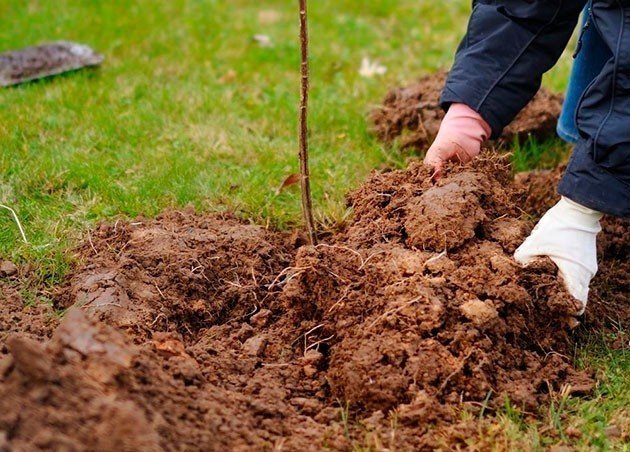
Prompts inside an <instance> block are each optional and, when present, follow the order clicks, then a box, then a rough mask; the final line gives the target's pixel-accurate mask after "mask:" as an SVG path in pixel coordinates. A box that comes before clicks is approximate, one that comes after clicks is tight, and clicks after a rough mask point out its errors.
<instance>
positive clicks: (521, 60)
mask: <svg viewBox="0 0 630 452" xmlns="http://www.w3.org/2000/svg"><path fill="white" fill-rule="evenodd" d="M585 3H586V1H584V0H498V1H488V0H479V1H475V2H473V12H472V15H471V17H470V20H469V23H468V30H467V32H466V35H465V36H464V39H463V40H462V42H461V44H460V46H459V48H458V50H457V54H456V55H455V63H454V65H453V67H452V69H451V71H450V73H449V76H448V79H447V81H446V86H445V87H444V91H443V92H442V98H441V103H442V107H443V108H444V109H448V107H449V106H450V104H452V103H454V102H458V103H464V104H466V105H468V106H469V107H471V108H472V109H473V110H475V111H477V112H478V113H479V114H481V116H482V117H483V118H484V119H485V120H486V122H488V124H490V126H491V127H492V138H497V137H498V136H499V135H500V134H501V131H502V130H503V128H504V127H505V126H506V125H507V124H509V123H510V121H512V119H514V117H515V116H516V115H517V114H518V112H519V111H520V110H521V109H522V108H523V107H524V106H525V105H526V104H527V103H528V102H529V101H530V100H531V99H532V97H534V95H535V94H536V92H537V91H538V89H539V88H540V83H541V80H542V75H543V73H545V72H546V71H548V70H549V69H550V68H551V67H552V66H553V65H554V64H555V63H556V61H557V60H558V58H560V55H561V54H562V51H563V50H564V48H565V47H566V45H567V42H568V41H569V38H570V37H571V34H572V33H573V30H574V29H575V25H576V23H577V19H578V17H579V15H580V11H581V10H582V9H583V8H584V5H585Z"/></svg>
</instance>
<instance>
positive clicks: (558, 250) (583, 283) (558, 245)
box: [514, 197, 603, 315]
mask: <svg viewBox="0 0 630 452" xmlns="http://www.w3.org/2000/svg"><path fill="white" fill-rule="evenodd" d="M602 216H603V215H602V213H600V212H597V211H596V210H592V209H589V208H587V207H584V206H582V205H580V204H577V203H575V202H573V201H571V200H570V199H567V198H564V197H563V198H562V199H561V200H560V201H559V202H558V204H556V205H555V206H553V207H552V208H551V209H549V210H548V211H547V213H546V214H545V215H544V216H543V217H542V218H541V219H540V221H539V222H538V224H537V225H536V227H535V228H534V230H533V231H532V233H531V234H530V236H529V237H528V238H527V239H526V240H525V242H524V243H523V244H522V245H521V246H520V247H519V248H518V249H517V250H516V252H515V253H514V258H515V259H516V261H517V262H518V263H519V264H522V265H527V264H529V263H530V262H532V261H533V260H534V259H535V258H536V257H538V256H548V257H549V258H550V259H551V260H552V261H553V262H554V263H555V264H556V265H557V266H558V271H559V273H560V276H561V277H562V279H563V280H564V284H565V286H566V288H567V290H568V291H569V293H570V294H571V295H573V296H574V297H575V298H577V299H578V300H579V301H581V302H582V309H581V310H580V312H579V313H578V315H581V314H583V313H584V309H585V308H586V302H587V301H588V286H589V284H590V282H591V279H592V278H593V276H595V273H597V242H596V239H597V233H598V232H599V231H601V226H600V224H599V220H601V218H602Z"/></svg>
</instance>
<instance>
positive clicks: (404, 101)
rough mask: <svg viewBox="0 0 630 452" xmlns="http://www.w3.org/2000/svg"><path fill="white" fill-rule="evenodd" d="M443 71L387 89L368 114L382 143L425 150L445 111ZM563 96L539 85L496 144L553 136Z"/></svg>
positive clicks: (444, 75)
mask: <svg viewBox="0 0 630 452" xmlns="http://www.w3.org/2000/svg"><path fill="white" fill-rule="evenodd" d="M446 75H447V73H446V72H438V73H435V74H430V75H427V76H425V77H422V78H421V79H420V80H418V82H416V83H413V84H411V85H409V86H405V87H401V88H394V89H392V90H391V91H389V92H388V93H387V95H386V96H385V99H384V100H383V105H382V106H379V107H377V108H375V109H374V110H372V111H371V112H370V114H369V122H370V123H371V125H372V131H373V133H374V134H375V135H376V136H377V137H378V138H379V139H380V140H381V141H383V142H385V143H393V142H394V141H396V142H398V143H399V144H400V147H401V148H402V149H415V150H417V151H421V152H423V151H425V150H426V149H427V148H428V147H429V146H430V144H431V143H432V142H433V139H434V138H435V136H436V135H437V132H438V130H439V127H440V122H441V121H442V118H443V117H444V112H443V111H442V108H441V107H440V94H441V92H442V88H444V83H445V81H446ZM561 109H562V96H560V95H558V94H554V93H551V92H550V91H549V90H547V89H546V88H541V89H540V91H539V92H538V93H537V94H536V96H535V97H534V98H533V99H532V101H531V102H530V103H529V104H528V105H527V106H526V107H525V108H524V109H523V110H522V111H521V112H520V113H519V114H518V116H517V117H516V118H515V119H514V121H512V123H510V124H509V125H508V126H507V127H506V128H505V129H504V130H503V134H502V136H501V138H500V139H499V140H498V141H497V144H499V145H500V144H502V143H508V144H509V143H512V142H513V141H514V139H515V138H518V139H519V140H523V139H524V138H527V137H529V136H532V137H535V138H538V139H544V138H549V137H551V136H554V134H555V129H556V123H557V122H558V116H559V115H560V110H561Z"/></svg>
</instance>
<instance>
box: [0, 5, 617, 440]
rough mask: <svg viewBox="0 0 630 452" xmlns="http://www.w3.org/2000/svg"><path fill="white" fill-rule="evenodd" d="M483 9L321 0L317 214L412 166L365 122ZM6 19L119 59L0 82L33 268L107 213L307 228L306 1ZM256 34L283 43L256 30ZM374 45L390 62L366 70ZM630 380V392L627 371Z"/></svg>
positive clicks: (7, 146) (605, 368) (597, 360)
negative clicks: (229, 213)
mask: <svg viewBox="0 0 630 452" xmlns="http://www.w3.org/2000/svg"><path fill="white" fill-rule="evenodd" d="M469 8H470V2H469V1H467V0H466V1H465V0H458V1H449V2H427V1H418V0H374V1H370V2H363V1H359V0H334V1H333V0H318V1H312V2H311V8H310V21H311V22H310V23H311V27H310V32H311V67H312V89H311V110H310V113H311V121H310V125H311V134H310V137H311V165H312V172H313V185H314V186H313V191H314V203H315V208H316V212H317V219H318V221H320V222H321V223H323V224H326V225H334V224H337V223H339V222H340V221H342V220H343V218H344V217H345V215H346V210H345V207H344V194H345V193H346V192H347V191H348V190H349V189H351V188H353V187H355V186H357V185H358V184H359V183H360V182H361V181H362V180H363V179H364V178H365V177H366V175H367V174H368V173H369V171H370V170H372V169H373V168H377V167H380V166H382V165H384V164H385V165H390V166H391V165H394V166H396V165H401V164H403V161H402V158H401V156H400V154H399V153H397V152H396V150H395V149H394V150H391V149H389V150H388V149H386V148H384V147H383V146H381V145H380V144H379V143H378V142H377V141H376V140H375V139H374V138H373V137H372V136H371V135H370V134H369V133H368V131H367V124H366V121H365V114H366V112H367V111H368V110H369V109H370V108H371V107H372V106H373V105H376V104H378V103H379V102H380V101H381V99H382V97H383V95H384V94H385V92H386V90H387V88H388V87H390V86H393V85H400V84H405V83H408V82H410V81H412V80H413V79H415V78H416V77H417V76H419V75H421V74H424V73H427V72H432V71H434V70H436V69H438V68H441V67H448V66H449V65H450V63H451V61H452V57H453V53H454V50H455V48H456V46H457V44H458V40H459V39H460V37H461V35H462V34H463V31H464V29H465V22H466V18H467V15H468V13H469ZM262 10H265V11H272V12H273V14H268V13H261V11H262ZM0 17H2V25H3V26H2V27H0V43H1V48H0V51H2V50H9V49H16V48H21V47H24V46H27V45H31V44H36V43H40V42H44V41H51V40H57V39H69V40H76V41H80V42H84V43H87V44H90V45H92V46H93V47H95V48H96V49H97V50H98V51H100V52H102V53H103V54H104V55H105V57H106V60H105V63H104V65H103V66H102V68H100V69H98V70H95V71H84V72H79V73H74V74H70V75H67V76H62V77H57V78H54V79H50V80H45V81H40V82H36V83H30V84H26V85H23V86H19V87H15V88H11V89H3V90H0V203H3V204H6V205H8V206H10V207H12V208H13V209H15V210H16V212H17V214H18V216H19V218H20V220H21V222H22V224H23V225H24V228H25V230H26V234H27V237H28V239H29V241H30V243H29V244H24V243H22V242H21V240H20V236H19V233H18V230H17V228H16V227H15V224H14V222H13V220H12V218H11V216H10V215H9V214H8V212H6V211H4V210H1V209H0V257H2V258H9V259H12V260H14V261H15V262H17V263H28V264H29V265H30V267H31V268H32V269H34V270H35V273H34V274H35V275H36V278H35V279H36V280H37V283H42V282H44V283H46V284H48V285H54V284H56V283H58V282H59V281H61V280H62V279H63V277H64V275H65V274H66V273H67V271H68V268H69V265H70V262H69V257H68V256H69V253H68V251H69V250H70V249H71V248H72V246H73V245H74V244H76V243H77V242H78V241H79V240H80V239H81V238H82V236H83V235H84V234H85V231H87V230H88V229H89V228H90V227H91V226H93V225H94V224H95V223H96V222H98V221H101V220H105V219H111V218H115V217H119V216H123V217H134V216H137V215H140V214H143V215H148V216H152V215H155V214H157V213H158V212H160V211H161V210H163V209H165V208H168V207H181V206H185V205H193V206H195V208H197V209H199V210H201V211H206V212H207V211H217V210H225V209H230V210H235V211H237V212H239V213H240V214H242V215H243V216H244V217H245V218H248V219H251V220H252V221H255V222H258V223H261V224H269V225H272V226H274V227H279V228H286V227H292V226H295V225H300V224H301V216H300V203H299V193H298V192H297V191H296V190H295V189H289V190H286V191H284V192H282V193H281V194H279V195H276V194H275V191H276V188H277V187H278V185H279V184H280V183H281V182H282V180H283V179H284V178H285V177H286V176H287V175H289V174H291V173H295V172H297V169H298V164H297V158H296V155H297V145H296V131H297V121H296V119H297V104H298V83H299V79H298V69H299V52H298V40H297V4H295V3H294V2H287V1H285V0H268V1H266V2H264V3H262V2H254V1H245V0H233V1H219V0H203V1H202V0H188V1H164V2H155V1H149V0H136V1H134V2H120V1H114V2H92V1H87V0H56V1H52V0H40V1H34V0H29V1H18V0H4V1H3V2H0ZM270 18H271V20H270ZM256 33H263V34H266V35H268V36H269V37H270V38H271V40H272V42H273V46H272V47H268V48H265V47H261V46H260V45H258V44H257V43H255V42H253V41H252V39H251V38H252V36H253V35H254V34H256ZM568 53H569V52H566V53H565V55H564V56H563V59H562V60H561V63H560V64H559V65H558V66H557V67H556V68H555V69H554V70H553V71H552V72H551V73H550V74H549V75H548V76H547V77H546V79H545V84H546V85H548V86H550V87H552V88H553V89H556V90H561V89H563V88H564V87H565V85H566V79H567V73H568V68H569V67H570V58H568ZM365 56H367V57H369V58H371V59H375V60H377V61H379V62H380V63H381V64H383V65H385V66H386V67H387V73H386V74H385V75H384V76H382V77H377V78H373V79H366V78H362V77H360V76H359V74H358V69H359V65H360V62H361V59H362V58H363V57H365ZM554 148H555V144H553V143H551V144H550V143H526V144H525V145H523V146H521V147H519V148H518V149H517V150H516V151H515V155H514V162H515V166H516V168H517V169H528V168H530V167H532V166H533V165H539V166H552V165H554V164H555V163H556V162H557V160H558V159H559V158H561V156H560V157H559V156H555V155H552V154H550V151H551V150H552V149H554ZM584 360H585V361H586V362H587V363H589V365H590V364H592V365H593V366H595V367H596V368H597V369H599V370H600V372H601V373H603V374H604V375H606V376H607V377H610V378H613V379H614V378H617V377H616V376H617V375H618V374H619V373H620V372H621V371H625V375H627V368H628V358H627V355H625V354H623V353H621V354H620V353H619V352H601V351H597V352H594V353H587V354H585V355H584ZM622 373H623V372H622ZM615 381H616V380H615ZM619 381H622V383H623V384H622V386H625V387H626V389H627V383H628V382H627V377H625V380H624V378H621V380H619ZM608 387H610V388H619V387H620V386H619V385H615V384H611V386H608ZM619 394H620V392H619V391H618V390H617V389H614V390H612V391H610V392H608V393H602V395H601V397H598V398H596V399H594V400H592V401H586V402H583V401H580V400H573V399H571V401H570V403H569V405H570V406H571V407H572V408H571V409H572V410H573V411H572V412H571V418H572V419H576V422H578V421H579V422H581V421H582V420H584V422H585V423H586V424H587V425H590V424H589V422H590V421H589V420H590V419H597V422H598V423H599V424H597V425H601V426H605V425H607V423H609V422H612V421H611V419H613V418H614V417H615V416H617V415H618V413H619V405H620V404H621V403H622V402H624V403H627V402H628V399H627V391H626V393H625V396H624V397H625V398H623V397H621V396H620V395H619ZM563 409H566V407H563ZM589 428H590V427H589ZM598 428H599V427H598ZM602 428H605V427H602ZM519 431H520V430H519ZM590 432H591V433H589V435H591V436H592V438H599V437H600V436H601V429H599V430H598V429H594V430H592V431H590ZM593 444H595V439H593Z"/></svg>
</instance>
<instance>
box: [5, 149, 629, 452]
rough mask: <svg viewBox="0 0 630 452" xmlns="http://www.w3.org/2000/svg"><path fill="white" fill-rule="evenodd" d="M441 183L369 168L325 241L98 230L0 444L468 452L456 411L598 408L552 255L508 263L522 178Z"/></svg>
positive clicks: (10, 384)
mask: <svg viewBox="0 0 630 452" xmlns="http://www.w3.org/2000/svg"><path fill="white" fill-rule="evenodd" d="M428 176H429V173H428V172H427V170H426V169H425V168H423V167H422V165H421V164H419V163H412V164H411V166H410V167H409V168H408V169H406V170H404V171H402V170H401V171H390V172H380V173H377V172H375V173H373V175H372V176H371V177H370V178H369V180H368V181H367V182H366V183H365V184H364V185H363V186H362V187H360V188H359V189H358V190H356V191H354V192H352V193H351V194H350V195H349V197H348V200H349V204H350V206H351V207H352V208H353V210H354V218H353V220H352V221H351V222H350V223H349V224H348V225H347V227H346V228H345V229H344V230H343V231H341V232H338V233H336V234H334V235H332V236H331V237H329V238H328V240H327V241H326V242H325V243H322V244H320V245H317V246H299V240H297V239H296V238H295V237H293V236H291V235H288V234H283V233H277V232H273V231H268V230H265V229H264V228H262V227H259V226H254V225H249V224H246V223H244V222H242V221H240V220H238V219H236V218H234V217H231V216H201V215H197V214H194V213H193V212H168V213H166V214H164V215H162V216H160V217H158V218H156V219H154V220H144V219H139V220H137V221H135V222H129V223H123V222H117V223H114V224H104V225H102V226H100V227H99V228H98V229H97V230H96V231H93V232H92V233H91V235H90V237H89V239H88V240H87V241H86V243H85V245H83V246H82V247H80V248H79V249H78V251H77V253H78V261H79V264H77V267H76V269H75V271H74V272H73V274H72V277H71V278H70V279H69V281H68V284H67V286H65V287H63V288H60V290H59V294H58V296H57V303H58V304H59V305H60V306H64V307H68V308H70V309H69V311H68V312H67V313H66V315H65V317H64V319H63V320H62V322H61V324H60V325H59V326H58V327H57V328H56V330H55V331H54V334H53V336H52V338H51V339H49V340H45V339H46V336H47V334H48V333H47V332H46V331H42V332H40V334H41V337H40V338H39V339H40V340H42V339H43V340H44V342H43V343H40V342H37V341H35V340H34V339H37V337H36V336H37V332H35V333H36V334H33V331H28V329H27V327H26V325H24V323H22V324H21V325H22V326H20V327H18V328H13V329H10V330H9V331H10V332H11V334H7V335H6V346H5V349H6V351H5V353H6V354H5V355H0V449H2V448H9V449H11V448H14V449H17V450H20V449H41V448H50V449H68V450H103V449H108V450H109V449H123V450H152V449H159V448H162V449H166V450H182V449H185V450H228V449H229V450H260V449H263V450H264V449H274V448H275V449H280V448H283V449H286V450H297V449H302V450H320V449H322V448H331V449H338V450H350V449H352V448H353V447H354V448H356V447H362V446H365V447H374V448H383V447H387V448H390V449H393V448H397V449H403V450H415V449H420V448H434V447H438V446H440V445H444V444H445V443H446V445H447V446H449V447H450V446H457V445H459V446H462V447H464V446H465V439H466V437H465V432H470V431H472V430H471V429H472V427H471V425H470V424H468V423H466V422H465V421H462V414H461V413H462V410H464V411H468V412H470V413H472V414H473V415H474V416H473V417H474V418H475V419H477V418H478V417H479V416H478V415H479V414H480V413H482V412H483V411H485V412H487V413H488V412H490V413H491V412H492V411H493V410H494V409H496V408H497V407H500V406H503V404H504V403H505V397H508V398H510V399H511V400H512V402H513V404H514V406H515V407H517V408H519V409H521V410H523V411H525V412H526V413H529V414H530V415H532V416H535V415H536V413H538V410H539V409H540V408H541V406H542V407H544V406H545V404H546V403H547V401H548V399H549V397H550V394H552V393H555V392H557V391H560V390H563V389H564V391H567V392H569V393H574V394H584V393H588V392H589V391H590V390H591V389H592V387H593V385H594V380H593V378H592V376H591V375H590V374H589V373H588V372H585V371H578V370H576V369H575V368H574V367H573V365H572V362H571V360H570V358H568V356H571V351H572V347H573V346H574V335H573V334H572V333H571V332H570V330H569V328H568V325H571V324H574V323H575V321H574V319H573V317H572V314H573V313H574V312H575V311H576V309H577V303H576V302H575V300H573V299H572V298H571V297H570V296H569V295H568V294H567V293H566V292H565V290H564V289H563V287H562V285H561V283H560V282H558V280H557V276H556V270H555V268H554V266H553V265H552V264H551V262H550V261H541V262H539V263H537V264H535V265H532V266H530V267H528V268H526V269H522V268H520V267H518V266H517V265H516V264H515V263H514V261H513V260H512V259H511V253H512V252H513V251H514V249H515V247H516V246H517V245H518V244H519V243H520V241H522V239H523V238H524V237H525V235H526V234H527V232H528V231H529V229H530V228H531V227H532V222H531V221H529V220H523V219H522V218H523V216H522V212H521V209H520V208H519V207H517V202H520V201H522V199H523V194H522V193H521V192H520V191H519V190H518V189H517V188H515V187H516V186H515V185H514V184H513V183H512V180H511V176H510V169H509V167H508V166H507V165H506V164H505V163H504V162H503V161H501V160H497V159H487V158H486V159H482V160H479V161H478V162H477V163H475V164H474V165H473V166H472V167H471V168H468V169H464V168H461V167H452V168H451V169H450V171H449V173H448V175H447V176H446V177H445V178H443V179H442V180H440V181H439V182H437V183H433V182H431V181H430V180H429V177H428ZM615 231H617V230H616V229H615ZM618 232H619V233H620V234H621V231H618ZM611 243H614V245H610V246H609V250H616V251H615V252H618V253H623V252H627V237H625V236H624V237H622V236H619V238H616V239H614V240H612V241H611ZM624 247H625V248H624ZM624 249H625V250H626V251H623V250H624ZM610 252H612V251H610ZM615 256H616V257H615V258H614V259H620V256H621V255H620V254H618V255H615ZM626 260H627V256H626ZM610 274H611V275H613V274H614V273H613V272H612V271H611V273H610ZM616 277H617V278H618V279H617V280H614V281H613V282H612V283H611V284H613V285H615V287H612V288H610V290H617V286H619V287H622V286H623V285H624V284H625V286H623V287H626V288H627V287H628V275H627V273H625V274H618V275H617V276H616ZM598 290H599V289H598ZM598 294H599V292H597V293H596V298H595V301H594V305H593V306H595V309H597V306H598V304H599V303H600V302H601V300H599V299H598V298H597V297H600V296H601V299H602V300H603V299H605V298H604V296H607V295H604V294H603V293H602V295H598ZM15 300H18V301H19V297H18V298H15ZM18 301H16V302H15V303H14V304H9V305H8V306H9V307H8V308H7V309H8V311H7V313H6V315H22V314H19V313H20V312H22V311H23V310H24V306H23V303H19V302H18ZM590 309H592V308H591V306H589V308H588V309H587V313H588V312H589V310H590ZM626 309H627V308H626ZM14 313H15V314H14ZM33 336H35V337H33ZM16 406H18V407H20V410H15V409H11V408H12V407H16Z"/></svg>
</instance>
